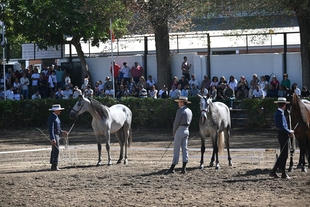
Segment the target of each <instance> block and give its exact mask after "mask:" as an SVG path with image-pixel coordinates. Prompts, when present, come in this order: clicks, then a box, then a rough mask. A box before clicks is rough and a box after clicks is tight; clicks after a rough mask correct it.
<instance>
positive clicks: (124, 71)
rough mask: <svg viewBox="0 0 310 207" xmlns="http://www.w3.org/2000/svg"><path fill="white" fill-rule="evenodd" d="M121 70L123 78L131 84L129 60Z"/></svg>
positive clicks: (126, 82)
mask: <svg viewBox="0 0 310 207" xmlns="http://www.w3.org/2000/svg"><path fill="white" fill-rule="evenodd" d="M119 72H120V74H121V76H122V78H124V81H125V84H129V83H130V78H131V75H130V68H129V67H128V65H127V62H123V67H122V68H121V70H120V71H119Z"/></svg>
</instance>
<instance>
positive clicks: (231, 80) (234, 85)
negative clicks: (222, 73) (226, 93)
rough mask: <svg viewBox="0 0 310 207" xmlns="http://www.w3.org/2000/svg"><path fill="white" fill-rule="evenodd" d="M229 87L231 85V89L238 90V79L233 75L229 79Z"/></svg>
mask: <svg viewBox="0 0 310 207" xmlns="http://www.w3.org/2000/svg"><path fill="white" fill-rule="evenodd" d="M228 85H229V87H230V88H231V89H232V90H234V91H236V90H237V87H238V81H237V79H236V78H235V77H234V76H233V75H231V76H230V77H229V81H228Z"/></svg>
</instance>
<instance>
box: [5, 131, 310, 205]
mask: <svg viewBox="0 0 310 207" xmlns="http://www.w3.org/2000/svg"><path fill="white" fill-rule="evenodd" d="M43 131H44V133H46V134H47V130H46V129H45V130H43ZM171 131H172V130H169V129H168V130H167V129H156V130H154V129H148V130H147V129H134V130H133V143H132V146H131V148H129V158H128V161H129V163H128V165H124V164H115V163H116V161H117V159H118V156H119V148H118V143H117V141H116V138H115V137H114V136H112V144H111V145H112V149H111V153H112V158H113V165H112V166H107V153H106V150H105V146H104V145H105V144H103V152H102V158H103V162H102V164H103V165H102V166H99V167H96V166H95V165H96V163H97V159H98V155H97V149H96V140H95V138H94V135H93V132H92V130H91V129H73V130H72V132H71V133H70V135H69V149H67V150H64V149H62V150H61V155H60V156H61V161H60V168H61V169H62V171H58V172H55V171H53V172H51V171H50V170H49V169H50V164H49V155H50V145H49V141H48V140H47V138H46V137H45V136H44V135H42V134H41V133H40V132H39V131H38V130H36V129H33V130H28V131H16V130H15V131H13V130H10V131H3V132H1V137H0V206H3V207H5V206H31V207H32V206H281V207H282V206H310V203H309V202H310V175H309V173H310V172H308V173H304V172H301V170H300V169H295V170H294V172H292V173H289V175H290V176H291V177H292V179H291V180H284V179H275V178H272V177H269V175H268V173H269V172H270V169H271V168H272V167H273V164H274V162H275V159H276V153H278V151H277V149H278V142H277V139H276V133H275V130H270V129H268V130H255V129H233V130H232V133H231V139H230V145H231V156H232V161H233V163H234V165H233V167H230V166H228V162H227V153H226V152H224V154H223V155H221V156H220V165H221V168H220V170H215V168H214V167H205V169H204V170H200V169H198V166H199V161H200V137H199V134H198V131H191V134H190V139H189V148H190V149H189V150H190V151H189V154H190V159H189V163H188V168H187V170H188V173H187V174H180V167H181V164H178V165H177V168H176V173H174V174H170V175H163V173H164V172H165V170H167V168H169V166H170V164H171V160H172V147H173V144H171V145H170V148H169V149H168V150H167V151H166V149H167V147H168V146H169V144H170V143H171V140H172V139H173V137H172V134H171V133H172V132H171ZM103 143H105V142H103ZM206 145H207V147H208V148H211V142H210V140H209V138H208V139H207V141H206ZM38 149H41V150H38ZM21 150H24V151H21ZM25 150H28V151H25ZM31 150H33V151H31ZM12 151H18V152H12ZM4 152H6V153H4ZM298 155H299V154H298V152H296V154H295V157H294V162H295V166H296V164H297V161H298ZM210 156H211V149H208V150H207V151H206V153H205V166H208V164H209V162H210ZM180 158H181V157H180ZM180 163H181V160H180Z"/></svg>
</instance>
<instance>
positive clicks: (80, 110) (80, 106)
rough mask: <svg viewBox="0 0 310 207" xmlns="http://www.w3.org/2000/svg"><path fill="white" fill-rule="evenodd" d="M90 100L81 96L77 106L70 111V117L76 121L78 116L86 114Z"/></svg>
mask: <svg viewBox="0 0 310 207" xmlns="http://www.w3.org/2000/svg"><path fill="white" fill-rule="evenodd" d="M89 102H90V101H89V99H87V98H85V97H84V96H82V95H79V97H78V101H77V102H76V104H75V105H74V106H73V108H72V109H71V111H70V114H69V117H70V119H76V118H77V117H78V115H80V114H82V113H84V112H85V111H86V110H85V103H89Z"/></svg>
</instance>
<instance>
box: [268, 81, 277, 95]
mask: <svg viewBox="0 0 310 207" xmlns="http://www.w3.org/2000/svg"><path fill="white" fill-rule="evenodd" d="M267 97H269V98H276V97H278V90H276V89H275V88H274V85H272V84H270V85H269V89H268V92H267Z"/></svg>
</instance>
